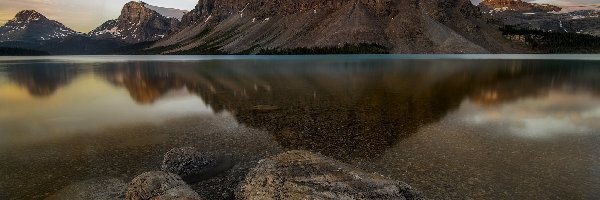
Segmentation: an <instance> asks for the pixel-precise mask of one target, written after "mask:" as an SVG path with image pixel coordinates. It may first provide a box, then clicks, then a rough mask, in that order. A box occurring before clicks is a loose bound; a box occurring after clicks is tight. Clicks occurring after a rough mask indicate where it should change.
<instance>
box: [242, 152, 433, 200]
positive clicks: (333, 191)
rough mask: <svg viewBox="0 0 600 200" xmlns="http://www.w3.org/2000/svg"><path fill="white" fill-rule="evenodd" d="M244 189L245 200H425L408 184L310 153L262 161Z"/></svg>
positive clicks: (251, 174) (248, 178)
mask: <svg viewBox="0 0 600 200" xmlns="http://www.w3.org/2000/svg"><path fill="white" fill-rule="evenodd" d="M240 187H241V188H240V194H238V197H239V198H241V199H265V200H266V199H407V200H420V199H425V198H424V196H423V195H422V194H421V193H420V192H419V191H417V190H415V189H414V188H412V187H411V186H409V185H408V184H406V183H402V182H399V181H394V180H390V179H386V178H385V177H382V176H379V175H375V174H370V173H367V172H364V171H362V170H360V169H356V168H354V167H352V166H349V165H347V164H344V163H341V162H339V161H336V160H333V159H329V158H326V157H323V156H321V155H318V154H314V153H310V152H307V151H290V152H286V153H283V154H279V155H277V156H274V157H272V158H268V159H264V160H261V161H260V162H259V164H258V165H257V166H256V167H255V168H254V169H252V170H251V171H250V173H248V175H247V176H246V179H245V181H244V182H243V183H242V184H241V186H240Z"/></svg>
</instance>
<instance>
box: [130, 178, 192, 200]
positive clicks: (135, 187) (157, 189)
mask: <svg viewBox="0 0 600 200" xmlns="http://www.w3.org/2000/svg"><path fill="white" fill-rule="evenodd" d="M126 197H127V199H128V200H150V199H152V200H163V199H164V200H167V199H181V200H184V199H185V200H199V199H201V198H200V195H198V193H196V192H195V191H194V190H192V189H191V188H190V186H189V185H187V184H186V183H185V182H184V181H183V180H182V179H181V177H179V176H177V175H176V174H171V173H167V172H162V171H155V172H146V173H143V174H141V175H139V176H137V177H135V178H134V179H133V180H132V181H131V183H129V187H128V188H127V194H126Z"/></svg>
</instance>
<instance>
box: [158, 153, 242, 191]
mask: <svg viewBox="0 0 600 200" xmlns="http://www.w3.org/2000/svg"><path fill="white" fill-rule="evenodd" d="M229 168H231V162H230V160H229V159H227V158H226V157H225V156H222V155H218V154H216V153H206V152H201V151H198V150H196V149H195V148H193V147H185V148H175V149H171V150H170V151H169V152H167V153H166V154H165V156H164V159H163V162H162V166H161V170H162V171H165V172H169V173H173V174H177V175H179V176H180V177H181V178H182V179H183V180H184V181H185V182H187V183H190V184H191V183H196V182H198V181H201V180H204V179H207V178H210V177H212V176H214V175H216V174H218V173H220V172H223V171H226V170H227V169H229Z"/></svg>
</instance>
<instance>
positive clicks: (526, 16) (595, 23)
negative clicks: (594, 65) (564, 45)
mask: <svg viewBox="0 0 600 200" xmlns="http://www.w3.org/2000/svg"><path fill="white" fill-rule="evenodd" d="M479 8H480V9H481V10H482V11H483V15H484V17H485V18H487V19H488V21H490V22H492V23H495V24H497V25H500V26H510V27H511V28H513V29H520V30H539V31H545V32H555V33H579V34H587V35H592V36H600V18H599V17H600V11H598V10H579V11H573V12H566V13H565V12H560V13H556V12H555V11H560V8H559V7H557V6H552V5H545V4H544V5H540V4H533V3H526V2H522V1H520V0H518V1H514V0H485V1H483V2H481V4H479Z"/></svg>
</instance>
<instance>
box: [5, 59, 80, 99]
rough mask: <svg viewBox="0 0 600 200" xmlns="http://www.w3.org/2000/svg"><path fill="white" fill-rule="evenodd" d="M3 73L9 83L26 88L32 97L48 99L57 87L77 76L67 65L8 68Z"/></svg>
mask: <svg viewBox="0 0 600 200" xmlns="http://www.w3.org/2000/svg"><path fill="white" fill-rule="evenodd" d="M5 73H6V74H7V76H8V78H9V79H10V80H11V81H13V82H15V83H17V84H18V85H20V86H22V87H24V88H27V90H28V91H29V93H30V94H31V95H32V96H35V97H48V96H50V95H52V94H53V93H54V92H55V91H56V90H57V89H58V88H59V87H63V86H65V85H67V84H69V83H70V82H71V81H72V80H73V79H74V78H75V77H76V76H77V69H76V68H75V67H73V66H69V65H54V64H44V63H41V64H36V65H19V66H16V67H9V68H8V69H7V71H6V72H5Z"/></svg>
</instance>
